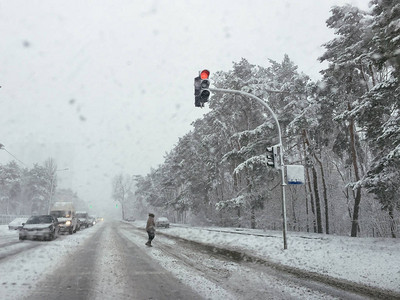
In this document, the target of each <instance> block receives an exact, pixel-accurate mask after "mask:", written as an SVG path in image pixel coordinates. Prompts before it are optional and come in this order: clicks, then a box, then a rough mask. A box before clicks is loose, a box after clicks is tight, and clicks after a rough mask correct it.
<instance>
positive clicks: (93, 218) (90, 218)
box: [88, 216, 96, 226]
mask: <svg viewBox="0 0 400 300" xmlns="http://www.w3.org/2000/svg"><path fill="white" fill-rule="evenodd" d="M88 222H89V223H88V224H89V226H93V225H94V224H96V218H95V217H93V216H89V221H88Z"/></svg>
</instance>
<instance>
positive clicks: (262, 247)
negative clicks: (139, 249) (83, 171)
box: [132, 221, 400, 292]
mask: <svg viewBox="0 0 400 300" xmlns="http://www.w3.org/2000/svg"><path fill="white" fill-rule="evenodd" d="M132 224H133V225H134V226H137V227H142V228H144V227H145V222H144V221H136V222H133V223H132ZM171 226H172V227H170V228H167V229H159V230H158V231H159V232H160V233H163V234H168V235H171V236H176V237H181V238H184V239H187V240H192V241H195V242H200V243H204V244H209V245H215V246H217V247H221V248H224V247H226V248H228V249H232V250H236V251H239V252H243V253H246V254H248V255H251V256H255V257H258V258H261V259H265V260H268V261H271V262H273V263H278V264H282V265H286V266H290V267H295V268H298V269H302V270H306V271H310V272H316V273H319V274H324V275H326V276H330V277H334V278H338V279H344V280H348V281H351V282H355V283H362V284H364V285H369V286H372V287H377V288H381V289H386V290H392V291H396V292H400V239H390V238H351V237H344V236H332V235H325V234H313V233H298V232H288V235H287V244H288V249H286V250H283V238H282V232H279V231H264V230H251V229H237V228H217V227H213V228H200V227H182V226H179V227H176V226H178V225H176V226H174V225H173V224H172V225H171ZM224 231H225V232H224ZM226 231H230V232H232V231H236V232H237V233H236V234H232V233H226ZM244 233H252V234H257V235H264V236H249V235H246V234H244ZM153 244H154V246H155V247H157V237H156V238H155V240H154V242H153Z"/></svg>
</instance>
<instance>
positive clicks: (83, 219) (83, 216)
mask: <svg viewBox="0 0 400 300" xmlns="http://www.w3.org/2000/svg"><path fill="white" fill-rule="evenodd" d="M76 217H77V218H78V220H79V221H80V223H81V226H82V227H85V228H87V227H88V226H89V225H90V224H89V214H88V213H87V212H86V211H77V212H76Z"/></svg>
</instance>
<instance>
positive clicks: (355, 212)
mask: <svg viewBox="0 0 400 300" xmlns="http://www.w3.org/2000/svg"><path fill="white" fill-rule="evenodd" d="M348 110H349V111H351V106H350V103H349V104H348ZM354 131H355V129H354V120H353V118H351V119H350V124H349V133H350V147H351V159H352V162H353V168H354V175H355V179H356V182H357V188H356V196H355V199H354V209H353V221H352V224H351V236H352V237H356V236H357V231H358V219H359V212H360V202H361V186H360V185H359V184H358V182H359V181H360V174H359V170H358V163H357V150H356V139H355V132H354Z"/></svg>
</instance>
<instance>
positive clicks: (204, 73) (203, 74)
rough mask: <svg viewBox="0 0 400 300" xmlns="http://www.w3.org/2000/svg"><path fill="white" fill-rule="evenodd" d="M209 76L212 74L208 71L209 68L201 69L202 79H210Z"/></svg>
mask: <svg viewBox="0 0 400 300" xmlns="http://www.w3.org/2000/svg"><path fill="white" fill-rule="evenodd" d="M208 76H210V71H208V70H203V71H201V73H200V78H201V79H208Z"/></svg>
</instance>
